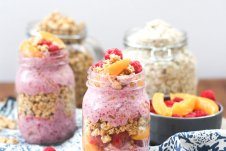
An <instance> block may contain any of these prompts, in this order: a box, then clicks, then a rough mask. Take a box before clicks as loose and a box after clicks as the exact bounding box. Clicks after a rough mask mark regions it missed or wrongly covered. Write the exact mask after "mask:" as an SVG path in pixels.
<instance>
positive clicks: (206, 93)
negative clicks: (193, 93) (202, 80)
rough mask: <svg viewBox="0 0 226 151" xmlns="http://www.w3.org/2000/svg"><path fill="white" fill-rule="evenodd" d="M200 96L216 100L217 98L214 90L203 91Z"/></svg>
mask: <svg viewBox="0 0 226 151" xmlns="http://www.w3.org/2000/svg"><path fill="white" fill-rule="evenodd" d="M200 96H201V97H204V98H208V99H211V100H214V101H215V100H216V97H215V93H214V92H213V90H204V91H202V92H201V94H200Z"/></svg>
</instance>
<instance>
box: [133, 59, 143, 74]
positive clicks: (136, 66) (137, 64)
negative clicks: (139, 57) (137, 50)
mask: <svg viewBox="0 0 226 151" xmlns="http://www.w3.org/2000/svg"><path fill="white" fill-rule="evenodd" d="M130 65H131V66H133V68H134V70H135V73H140V72H141V71H142V66H141V64H140V62H139V61H132V62H131V63H130Z"/></svg>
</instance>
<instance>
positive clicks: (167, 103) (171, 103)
mask: <svg viewBox="0 0 226 151" xmlns="http://www.w3.org/2000/svg"><path fill="white" fill-rule="evenodd" d="M165 104H166V105H167V106H168V107H172V106H173V104H174V102H173V101H172V100H166V101H165Z"/></svg>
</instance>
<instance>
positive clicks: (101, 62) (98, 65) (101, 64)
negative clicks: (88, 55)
mask: <svg viewBox="0 0 226 151" xmlns="http://www.w3.org/2000/svg"><path fill="white" fill-rule="evenodd" d="M96 67H103V61H102V60H100V61H98V62H97V63H96V64H94V65H93V68H96Z"/></svg>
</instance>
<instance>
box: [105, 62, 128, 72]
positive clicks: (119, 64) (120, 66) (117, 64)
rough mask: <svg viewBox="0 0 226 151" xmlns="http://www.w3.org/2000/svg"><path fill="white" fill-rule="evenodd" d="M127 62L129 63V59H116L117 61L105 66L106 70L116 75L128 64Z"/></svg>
mask: <svg viewBox="0 0 226 151" xmlns="http://www.w3.org/2000/svg"><path fill="white" fill-rule="evenodd" d="M129 63H130V60H129V59H123V60H120V61H117V62H115V63H113V64H112V65H110V66H109V67H107V69H106V71H107V72H108V73H109V74H110V75H114V76H117V75H119V74H120V73H122V71H123V70H124V69H126V68H127V67H128V66H129Z"/></svg>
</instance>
